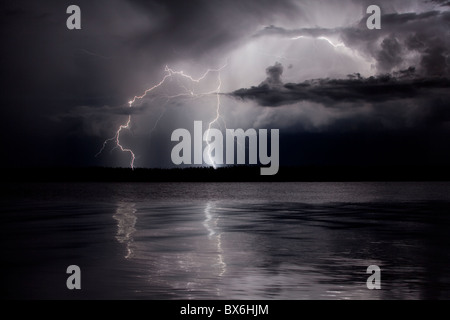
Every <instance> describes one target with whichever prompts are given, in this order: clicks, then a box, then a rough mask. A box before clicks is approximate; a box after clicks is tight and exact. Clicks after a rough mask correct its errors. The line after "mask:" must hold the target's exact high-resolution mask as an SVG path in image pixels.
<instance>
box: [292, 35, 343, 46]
mask: <svg viewBox="0 0 450 320" xmlns="http://www.w3.org/2000/svg"><path fill="white" fill-rule="evenodd" d="M305 38H309V37H305V36H298V37H293V38H291V40H299V39H305ZM316 39H318V40H324V41H326V42H328V43H329V44H330V45H332V46H333V47H335V48H338V47H345V45H344V44H343V43H338V44H334V43H333V41H331V40H330V39H328V38H327V37H323V36H322V37H317V38H316Z"/></svg>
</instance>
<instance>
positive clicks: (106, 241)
mask: <svg viewBox="0 0 450 320" xmlns="http://www.w3.org/2000/svg"><path fill="white" fill-rule="evenodd" d="M1 188H2V189H1V191H2V197H1V200H0V201H1V202H0V204H1V209H0V219H1V220H0V221H1V239H2V254H1V274H2V278H3V279H2V288H3V290H2V296H3V297H4V298H20V299H21V298H27V299H28V298H39V299H49V298H50V299H60V298H63V299H71V298H76V299H79V298H82V299H108V298H113V299H449V298H450V268H449V266H450V250H448V248H449V245H450V239H449V234H450V233H449V231H450V198H449V195H450V183H179V184H174V183H160V184H157V183H151V184H139V183H133V184H125V183H122V184H111V183H110V184H106V183H105V184H61V183H59V184H15V185H14V184H13V185H2V187H1ZM69 265H78V266H79V267H80V268H81V279H82V280H81V282H82V289H81V290H80V291H70V290H68V289H67V288H66V279H67V277H68V275H67V274H66V268H67V267H68V266H69ZM369 265H378V266H380V268H381V285H382V288H381V290H368V289H367V287H366V280H367V278H368V276H369V275H368V274H366V269H367V267H368V266H369Z"/></svg>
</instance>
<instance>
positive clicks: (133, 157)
mask: <svg viewBox="0 0 450 320" xmlns="http://www.w3.org/2000/svg"><path fill="white" fill-rule="evenodd" d="M226 67H227V64H225V65H223V66H222V67H221V68H219V69H208V70H206V72H205V73H204V74H203V75H202V76H201V77H200V78H197V79H196V78H194V77H192V76H190V75H188V74H186V73H184V71H175V70H173V69H171V68H169V67H168V66H166V67H165V69H164V71H165V72H166V74H165V75H164V77H163V78H162V80H161V81H160V82H158V83H157V84H156V85H154V86H153V87H151V88H149V89H147V90H145V91H144V93H143V94H142V95H140V96H134V98H133V99H132V100H130V101H129V102H128V107H129V108H132V107H133V105H134V103H135V102H136V101H137V100H142V99H144V98H145V97H146V96H147V95H148V94H149V93H151V92H152V91H154V90H155V89H157V88H159V87H161V86H162V85H163V84H164V83H165V82H166V80H167V79H169V78H171V77H173V76H180V77H183V78H186V79H188V80H190V81H192V82H195V83H200V82H201V81H202V80H204V79H205V78H206V77H207V76H208V74H210V73H213V72H216V73H217V74H218V86H217V88H216V90H214V91H211V92H205V93H198V94H196V93H195V92H194V91H192V90H189V89H187V88H186V87H184V89H185V93H180V94H177V95H174V96H168V97H167V98H168V99H173V98H177V97H181V96H192V97H199V96H206V95H211V94H215V95H216V97H217V105H216V117H215V118H214V119H213V120H212V121H211V122H210V123H209V125H208V139H207V141H206V143H207V148H208V155H209V160H210V163H211V164H212V166H213V167H214V169H216V164H215V163H214V160H213V158H212V156H211V145H210V143H209V133H210V130H211V128H212V126H213V125H214V124H215V123H217V122H218V121H219V119H220V90H221V86H222V80H221V78H220V72H221V71H222V70H223V69H224V68H226ZM161 116H162V115H161ZM161 116H160V118H161ZM158 122H159V119H158ZM158 122H157V123H158ZM130 123H131V114H130V115H128V119H127V122H126V123H125V124H123V125H121V126H119V128H118V129H117V131H116V134H115V135H114V136H113V137H112V138H110V139H107V140H105V141H104V142H103V145H102V148H101V149H100V151H99V152H98V153H97V154H96V155H95V156H96V157H98V156H99V155H100V154H101V153H102V152H103V151H104V150H105V148H106V145H107V144H108V143H109V142H112V141H114V143H115V147H114V149H116V148H118V149H120V151H122V152H125V153H129V154H130V168H131V169H134V161H135V160H136V155H135V154H134V152H133V150H131V149H129V148H125V147H123V145H122V144H121V142H120V133H121V132H122V130H124V129H130ZM157 123H156V124H155V126H156V125H157ZM114 149H113V150H114Z"/></svg>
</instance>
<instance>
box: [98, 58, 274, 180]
mask: <svg viewBox="0 0 450 320" xmlns="http://www.w3.org/2000/svg"><path fill="white" fill-rule="evenodd" d="M226 66H227V65H226V64H225V65H224V66H222V67H221V68H219V69H208V70H207V71H206V72H205V73H204V74H203V75H202V76H201V77H199V78H194V77H192V76H190V75H188V74H186V73H184V71H175V70H173V69H171V68H169V67H168V66H166V68H165V72H166V74H165V75H164V77H163V78H162V79H161V81H160V82H158V83H157V84H156V85H154V86H152V87H150V88H149V89H147V90H145V91H144V93H143V94H142V95H139V96H135V97H134V98H133V99H132V100H130V101H129V102H128V107H129V108H133V107H134V104H135V103H136V101H138V100H142V99H144V98H145V97H149V96H150V95H152V94H154V93H155V90H156V89H157V88H160V87H161V86H163V85H164V84H165V83H166V81H167V80H168V79H170V78H173V77H180V78H182V79H185V80H187V81H189V82H192V83H197V84H198V83H200V82H202V81H204V80H205V79H206V77H207V76H208V75H210V74H216V75H217V87H216V88H215V90H212V91H207V92H195V91H194V90H191V89H189V88H187V87H184V86H183V87H182V90H181V91H180V92H179V93H177V94H174V95H171V96H167V97H166V98H167V99H169V100H170V99H175V98H181V97H188V98H190V97H194V98H199V97H203V96H211V95H215V96H216V99H215V100H216V102H215V104H214V105H213V107H214V108H215V117H214V118H213V119H211V121H210V122H209V123H208V126H207V129H206V131H205V132H204V133H203V124H202V122H201V121H195V122H194V135H193V136H194V139H193V141H194V148H193V149H194V159H193V160H192V159H191V154H192V152H191V150H192V146H191V142H192V138H191V134H190V132H189V131H187V130H186V129H176V130H175V131H174V132H173V133H172V138H171V140H172V141H178V142H179V143H178V144H177V145H175V146H174V148H173V150H172V153H171V159H172V162H173V163H174V164H175V165H181V164H184V165H191V164H196V165H202V164H204V163H205V164H207V165H209V166H212V167H214V168H217V166H219V165H224V164H226V165H232V164H246V158H247V157H248V163H247V164H251V165H256V164H258V163H260V164H262V165H270V166H269V167H268V168H261V175H275V174H276V173H277V172H278V168H279V130H278V129H272V130H271V136H270V139H269V134H268V131H267V130H266V129H260V130H259V134H258V133H257V132H256V130H255V129H248V130H247V131H245V132H244V130H243V129H237V130H232V129H227V128H226V132H225V137H226V150H224V142H223V141H224V136H223V134H222V132H221V131H220V130H219V129H217V128H215V126H217V125H218V123H219V120H220V119H221V114H220V108H221V99H220V97H221V94H222V93H221V86H222V80H221V77H220V72H221V71H222V70H223V69H224V68H225V67H226ZM131 122H132V116H131V114H130V115H128V118H127V120H126V122H124V123H123V124H122V125H120V126H119V127H118V129H117V130H116V132H115V135H114V136H113V137H111V138H110V139H107V140H105V141H104V142H103V145H102V147H101V149H100V151H99V152H98V153H97V155H96V156H99V155H100V154H101V153H102V152H103V151H104V150H105V148H106V147H107V145H108V144H109V143H112V144H113V146H114V147H113V149H119V150H120V151H121V152H125V153H128V154H129V155H130V168H131V169H134V167H135V160H136V154H135V152H134V151H133V150H132V149H131V148H128V147H125V146H124V145H123V144H122V142H121V140H120V137H121V133H122V131H123V130H129V129H130V125H131ZM258 140H259V143H257V141H258ZM269 140H270V141H269ZM247 141H248V142H249V143H248V145H247V144H246V142H247ZM203 142H205V143H206V145H205V148H204V151H203V152H202V149H203ZM235 142H237V145H236V148H235ZM269 142H270V156H269ZM235 149H236V150H237V152H236V155H235ZM246 150H248V156H246V154H247V152H246ZM258 150H259V153H258ZM225 151H226V152H225ZM225 154H226V158H225V159H224V155H225ZM258 155H259V157H258Z"/></svg>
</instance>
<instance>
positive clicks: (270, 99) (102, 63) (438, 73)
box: [0, 0, 450, 167]
mask: <svg viewBox="0 0 450 320" xmlns="http://www.w3.org/2000/svg"><path fill="white" fill-rule="evenodd" d="M71 4H76V5H78V6H79V7H80V8H81V26H82V29H81V30H68V29H67V27H66V20H67V18H68V17H69V14H67V13H66V9H67V7H68V6H69V5H71ZM372 4H376V5H379V6H380V7H381V10H382V17H381V26H382V28H381V30H369V29H368V28H367V26H366V21H367V18H368V17H369V16H370V15H369V14H367V13H366V9H367V7H368V6H369V5H372ZM0 21H1V22H0V23H1V27H0V33H1V38H2V50H1V59H0V75H1V84H2V86H1V96H2V99H1V111H0V112H1V114H0V116H1V119H2V126H1V128H2V134H1V138H0V139H1V140H0V143H1V146H2V147H1V149H2V152H1V157H0V161H1V166H2V167H42V166H43V167H49V166H113V167H127V166H129V162H130V156H129V154H128V153H126V152H125V153H124V152H121V151H120V150H118V149H117V148H116V149H114V143H109V144H107V145H106V148H105V150H104V151H103V153H102V154H100V155H99V156H97V157H96V154H97V153H98V151H99V150H100V149H101V147H102V145H103V142H104V141H105V140H106V139H108V138H111V137H113V136H114V135H115V131H116V130H117V128H118V127H119V126H120V125H123V124H124V123H126V122H127V118H128V116H129V115H131V119H132V121H131V123H130V128H129V130H127V129H125V130H124V131H123V133H122V134H121V143H122V145H123V146H125V147H126V148H130V149H132V150H133V151H134V153H135V154H136V161H135V166H136V167H171V166H173V164H172V162H171V160H170V153H171V150H172V148H173V146H174V145H175V143H174V142H172V141H171V139H170V137H171V133H172V132H173V130H175V129H177V128H186V129H188V130H190V131H192V129H193V124H194V121H195V120H202V121H203V123H204V126H207V124H208V122H210V121H211V120H212V119H214V117H215V115H216V102H217V99H218V98H220V116H221V118H220V119H219V121H218V122H217V123H216V124H215V126H216V127H217V128H221V129H223V128H224V127H225V126H226V127H227V128H233V129H237V128H243V129H248V128H255V129H279V130H280V163H281V165H310V164H316V165H329V164H347V165H442V164H448V163H450V144H449V141H450V139H449V138H450V3H449V2H448V1H446V0H441V1H438V0H434V1H431V0H420V1H419V0H413V1H404V0H401V1H399V0H389V1H385V0H376V1H372V0H370V1H365V0H364V1H357V0H345V1H342V0H336V1H317V0H309V1H300V0H298V1H295V0H289V1H288V0H281V1H272V0H259V1H253V0H232V1H219V0H204V1H200V0H194V1H166V0H164V1H162V0H160V1H158V0H153V1H143V0H142V1H138V0H134V1H133V0H128V1H125V0H101V1H100V0H95V1H83V0H75V1H70V2H68V1H60V0H58V1H56V0H55V1H49V0H43V1H20V0H14V1H2V2H1V6H0ZM166 66H168V67H170V68H172V69H173V70H176V71H181V70H183V72H184V74H185V75H190V76H192V78H195V79H198V78H200V77H202V75H204V74H205V72H206V71H207V70H208V69H219V68H221V67H223V69H221V71H220V72H211V73H210V74H208V75H207V76H206V77H205V78H204V79H203V80H202V81H199V82H198V83H197V82H192V81H190V80H189V79H187V78H186V77H182V76H173V77H171V78H170V79H167V81H166V82H164V84H163V85H162V86H161V87H159V88H157V89H156V90H154V91H152V92H151V94H149V95H147V96H146V97H144V98H143V99H139V100H138V101H136V102H135V103H134V104H133V107H132V108H130V107H129V104H128V102H129V101H130V100H131V99H133V97H135V96H140V95H142V94H143V93H144V92H145V90H146V89H148V88H151V87H153V86H154V85H156V84H158V83H159V82H160V81H161V80H162V79H163V78H164V76H165V75H166V74H167V73H166V72H165V67H166ZM218 91H219V92H220V95H217V94H216V93H217V92H218ZM188 93H191V95H190V94H188ZM201 93H210V94H201ZM199 94H200V95H199Z"/></svg>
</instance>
